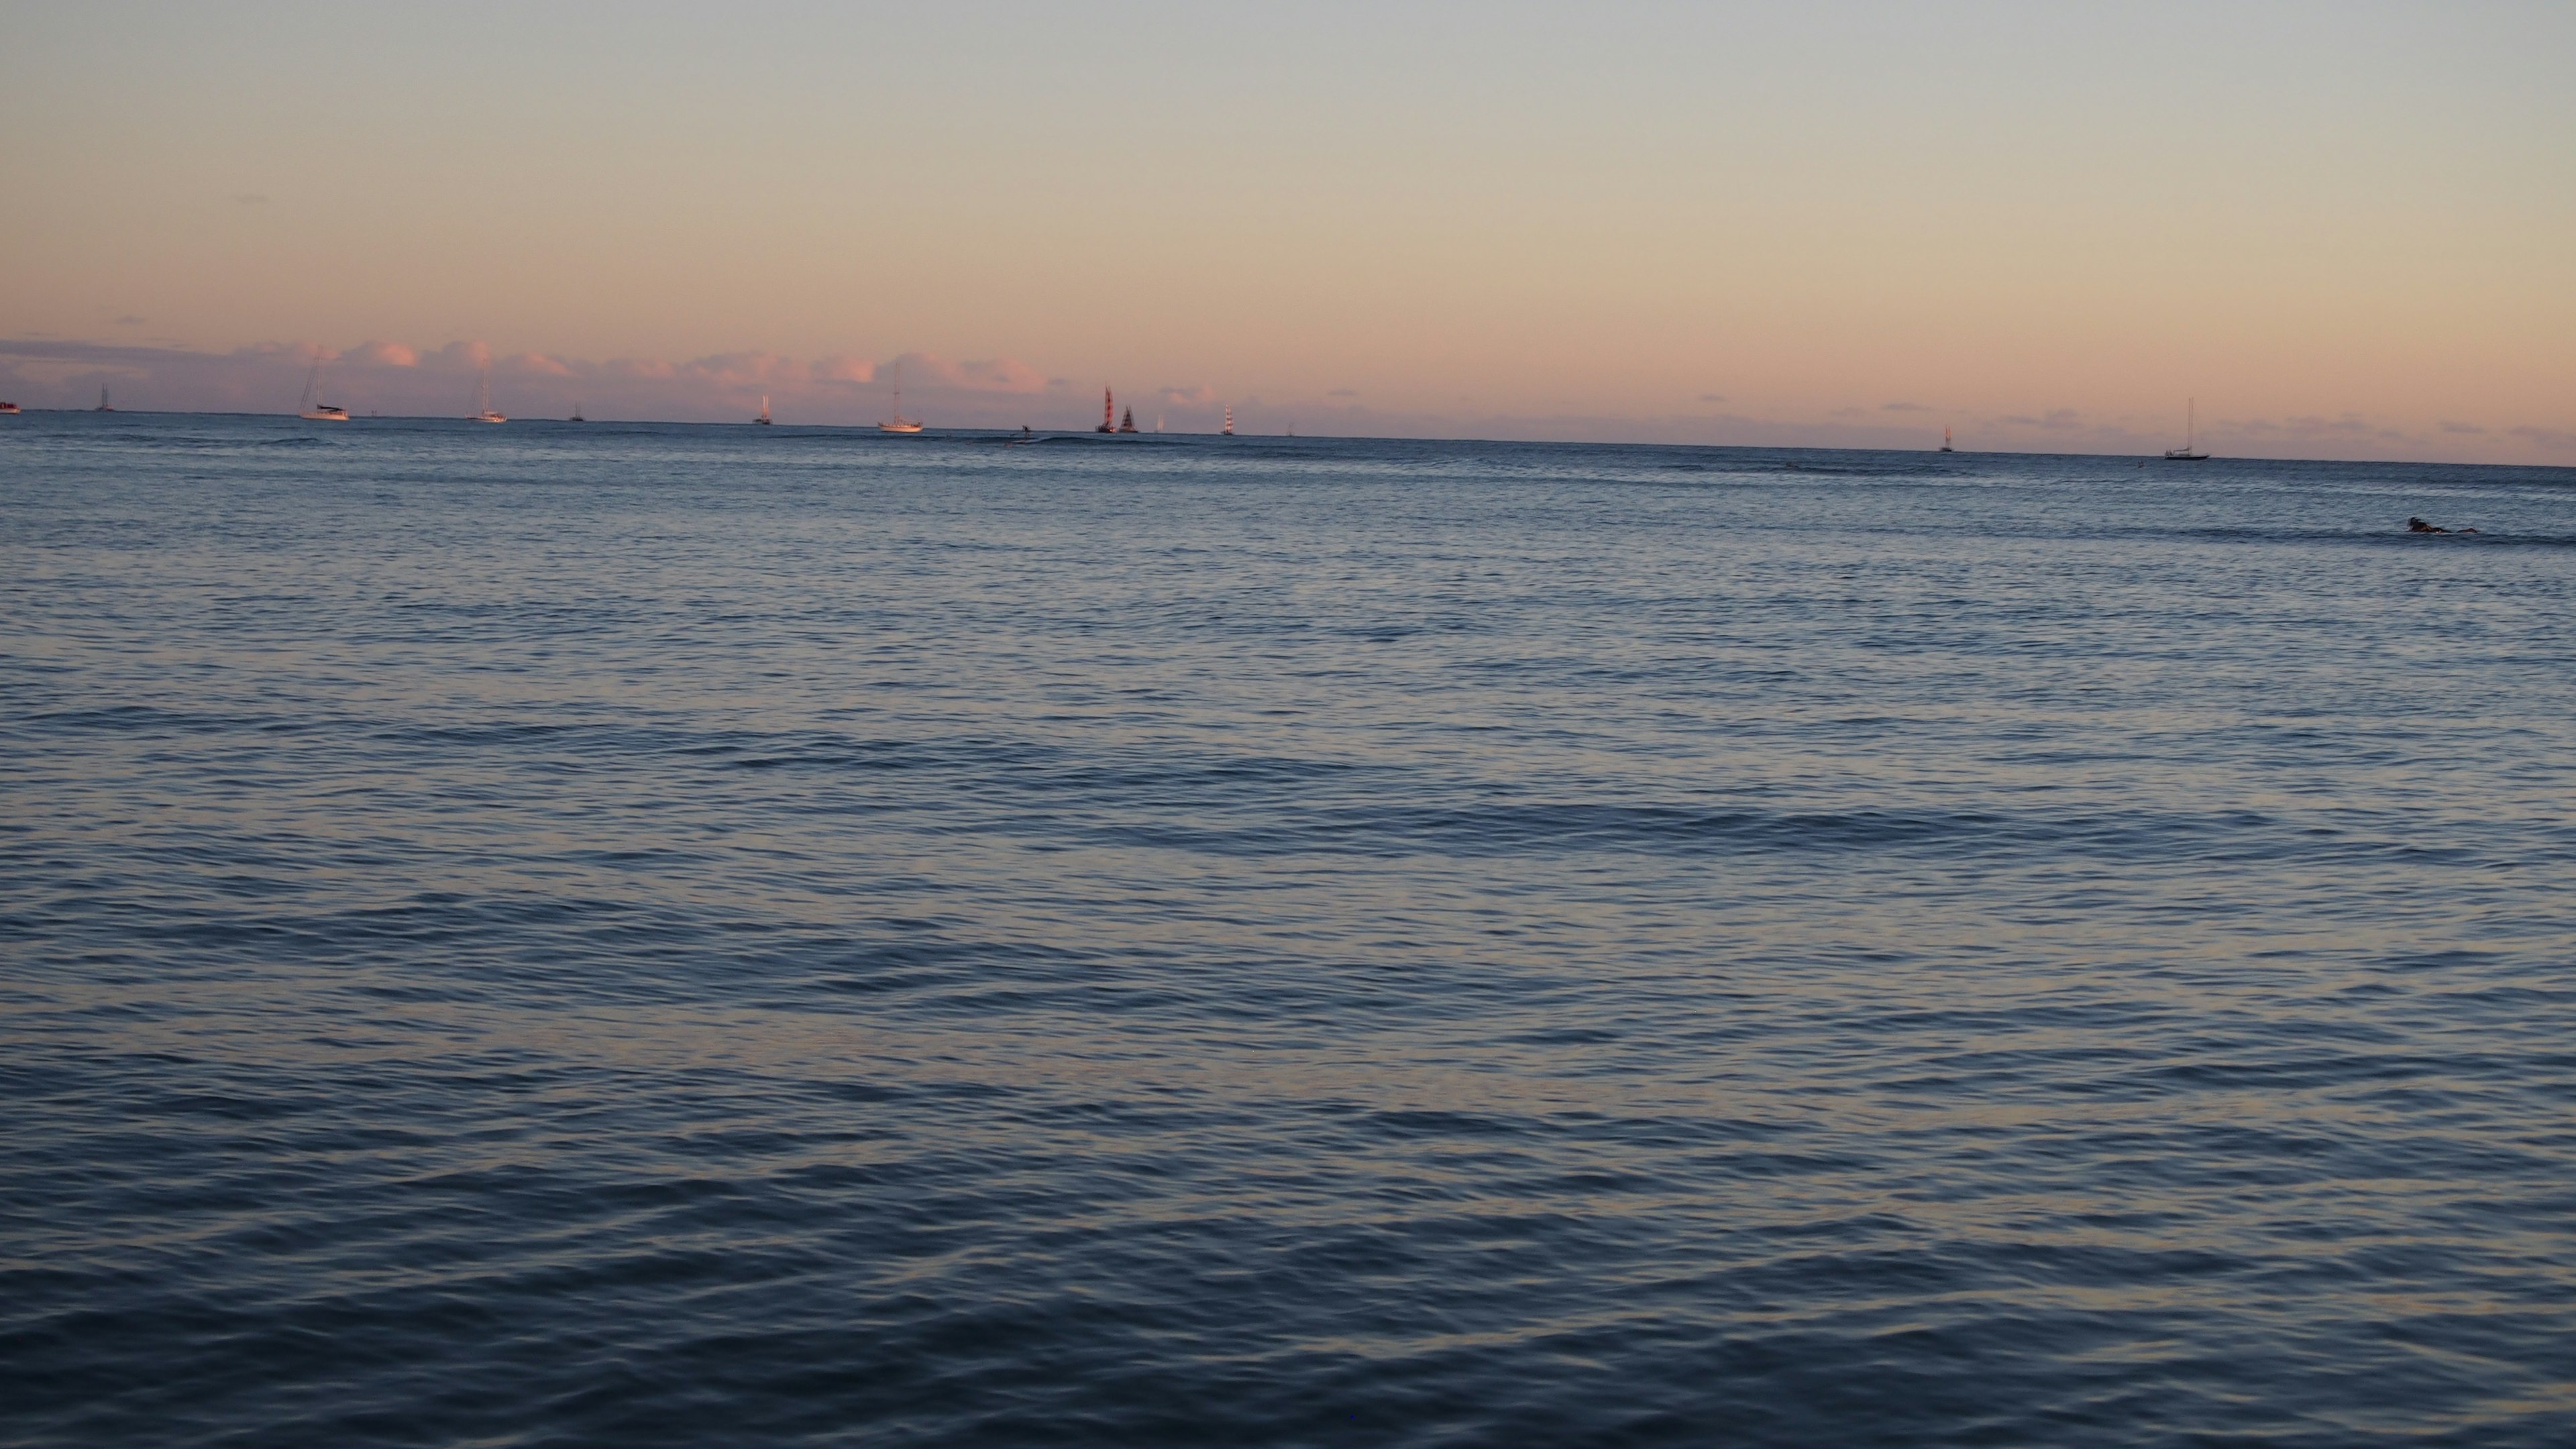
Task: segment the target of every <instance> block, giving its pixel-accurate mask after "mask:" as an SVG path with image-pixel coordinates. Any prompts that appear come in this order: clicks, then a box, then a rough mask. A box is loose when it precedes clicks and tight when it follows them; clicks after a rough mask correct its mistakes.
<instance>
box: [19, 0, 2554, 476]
mask: <svg viewBox="0 0 2576 1449" xmlns="http://www.w3.org/2000/svg"><path fill="white" fill-rule="evenodd" d="M9 28H10V30H11V31H12V32H13V34H14V37H15V38H14V40H13V43H12V45H11V46H10V47H9V48H8V50H7V51H6V52H5V53H0V122H5V125H6V130H7V133H8V134H9V135H10V136H11V137H12V138H13V141H12V145H11V148H10V149H11V153H12V154H11V165H10V167H9V168H8V170H7V172H6V173H5V175H0V196H5V197H6V198H7V201H6V206H5V213H6V222H5V225H0V288H5V291H0V343H12V344H14V345H15V346H16V347H17V351H16V352H15V353H0V369H12V368H14V369H15V371H14V373H12V372H9V371H0V386H13V387H17V388H18V389H19V390H20V391H27V392H33V391H35V390H38V389H47V390H51V391H48V392H46V393H44V395H43V396H42V397H38V398H35V399H34V400H38V401H42V400H46V399H47V398H53V399H54V400H57V401H70V400H72V398H73V397H74V395H75V392H76V390H77V389H78V388H80V387H83V386H86V385H89V384H88V379H90V378H91V377H92V376H93V375H105V372H103V371H102V369H104V370H106V371H114V370H115V369H119V368H122V369H124V372H123V373H121V374H119V375H122V376H129V377H132V378H133V382H132V384H131V385H132V386H133V387H137V388H143V389H145V390H147V391H148V390H149V388H150V387H151V386H154V385H162V384H159V383H156V382H155V380H154V379H155V377H156V374H155V373H154V367H155V364H154V363H153V362H152V361H151V353H150V349H154V348H160V349H172V350H179V351H186V352H191V353H215V354H227V355H228V354H231V353H232V352H233V351H234V350H236V349H241V348H245V347H251V348H257V347H260V346H262V345H264V344H298V343H304V344H312V345H313V346H315V347H317V348H318V349H319V350H320V351H322V352H323V353H326V354H336V353H340V352H345V351H352V350H353V349H355V348H357V347H358V345H359V344H361V343H363V342H367V341H369V340H383V341H388V342H392V343H396V344H399V345H401V346H404V347H409V348H413V349H416V350H417V351H419V352H421V353H424V354H432V353H435V352H436V350H437V349H440V348H443V347H446V346H447V345H448V344H451V343H455V342H479V343H483V344H487V345H488V346H489V348H490V349H491V351H492V352H493V354H494V355H495V356H497V357H503V358H507V357H511V356H515V355H520V354H535V355H537V356H539V357H542V358H546V359H561V360H562V361H560V362H550V363H548V364H545V365H538V364H534V363H531V364H528V365H526V366H524V367H522V368H521V369H520V370H519V372H517V373H513V374H511V375H510V380H512V381H513V382H514V384H516V383H519V382H524V383H525V385H526V386H527V387H529V388H530V389H532V390H533V389H536V388H537V386H538V384H539V383H540V382H542V380H543V379H544V378H545V377H547V376H558V377H559V378H560V379H561V380H563V381H564V384H565V385H566V386H576V385H580V384H583V383H587V384H589V385H592V386H606V385H608V384H609V383H610V382H611V381H612V380H613V374H612V373H611V372H610V371H609V370H606V369H605V368H604V364H606V363H608V362H610V361H611V360H614V359H641V360H646V367H647V370H649V369H650V367H651V366H654V365H658V364H655V363H653V362H651V360H653V359H668V360H671V361H673V362H685V361H686V360H688V359H693V358H705V357H709V356H711V355H733V354H749V353H759V354H774V355H776V356H778V357H782V358H794V359H798V360H799V363H798V365H799V366H800V367H805V368H806V369H807V370H806V371H805V372H798V373H794V374H793V376H790V373H789V372H788V371H771V372H763V371H761V370H760V369H759V368H733V369H730V370H728V369H727V368H723V367H715V368H708V369H703V370H702V371H701V372H699V373H695V374H690V376H692V377H699V378H703V379H707V381H706V386H705V388H704V391H703V393H702V394H692V393H684V392H671V391H668V390H665V391H662V392H656V393H653V394H652V395H651V396H650V398H649V400H648V399H647V398H646V396H645V395H643V394H637V395H635V399H634V405H635V406H637V407H645V406H652V407H656V408H663V409H673V410H676V411H677V413H678V414H679V415H687V416H709V417H720V416H733V415H735V414H736V413H737V412H738V411H739V410H740V409H741V408H742V407H743V406H744V403H745V398H746V396H749V395H750V394H749V393H746V391H745V390H746V389H750V390H752V391H753V392H757V391H758V390H760V389H762V388H763V387H764V386H770V385H775V386H776V387H779V388H787V387H789V386H791V384H792V385H793V386H794V387H797V388H805V387H807V384H808V382H809V381H810V380H811V378H812V377H813V376H815V375H818V374H817V373H816V370H815V369H814V368H813V366H812V364H814V363H815V362H817V361H818V360H822V359H832V358H841V359H864V360H865V361H864V362H854V363H843V364H835V365H838V366H840V367H841V370H842V374H843V376H841V377H840V378H839V379H838V380H831V379H826V380H824V381H818V382H812V384H811V389H810V390H809V391H799V392H792V393H790V394H789V395H790V396H791V397H792V398H793V399H794V402H795V405H796V406H801V407H805V408H807V409H808V410H809V413H810V415H811V416H812V417H813V418H814V420H837V417H835V418H831V419H827V418H826V417H824V414H825V413H826V412H827V411H837V413H838V414H846V415H847V416H849V417H853V418H855V417H859V416H865V415H866V414H867V413H868V412H869V411H870V410H871V409H874V408H876V407H878V406H879V405H880V404H879V400H878V398H877V397H876V396H875V394H874V393H873V391H871V390H870V389H869V388H867V387H861V386H858V385H857V381H858V379H861V378H864V377H866V376H869V375H872V374H873V373H874V372H875V371H877V370H881V368H882V365H883V364H884V363H886V362H890V361H891V360H892V359H894V358H895V357H897V356H899V355H904V354H913V355H915V356H916V357H919V358H933V357H946V358H952V359H963V360H972V361H986V362H992V363H994V364H996V365H997V366H999V367H1000V368H1001V370H999V371H995V370H991V369H988V370H987V371H985V372H983V373H979V374H974V375H973V376H972V377H971V378H970V377H969V376H968V374H966V373H962V372H960V373H956V374H954V376H953V377H951V376H949V375H946V374H942V373H941V372H940V371H939V370H938V368H937V367H936V366H935V365H933V364H930V363H927V362H918V363H916V364H915V366H916V368H917V369H918V370H919V371H920V373H921V376H922V386H923V389H924V392H925V395H926V398H927V400H928V402H929V403H930V404H932V405H935V406H936V407H938V408H941V409H945V411H946V415H947V416H948V417H950V418H953V419H955V420H957V421H970V420H971V421H978V422H994V423H1004V424H1009V423H1017V422H1020V421H1035V422H1038V423H1040V424H1041V425H1045V426H1064V425H1070V424H1073V423H1076V422H1079V421H1080V420H1081V419H1082V417H1083V415H1084V413H1085V410H1086V409H1096V407H1097V390H1098V388H1099V387H1100V386H1101V385H1102V384H1103V383H1109V384H1114V385H1118V386H1120V388H1121V390H1122V392H1124V393H1126V394H1128V395H1130V396H1133V397H1135V398H1137V399H1138V400H1139V402H1140V404H1143V403H1146V402H1147V401H1148V400H1156V399H1160V400H1161V401H1160V402H1159V405H1160V406H1162V407H1163V408H1165V409H1166V410H1167V411H1171V412H1173V413H1174V417H1175V422H1176V424H1178V425H1187V426H1199V425H1202V424H1204V423H1206V422H1207V421H1209V420H1210V419H1211V418H1212V417H1213V416H1214V412H1215V409H1216V408H1218V407H1220V406H1221V405H1222V404H1223V403H1224V402H1226V401H1235V402H1237V403H1240V404H1242V405H1244V406H1246V407H1247V408H1248V409H1259V410H1262V411H1263V412H1264V414H1265V415H1266V416H1273V417H1287V416H1297V415H1302V416H1304V417H1305V418H1307V419H1308V420H1309V425H1310V426H1311V427H1312V428H1313V429H1314V430H1316V431H1328V430H1340V431H1355V432H1371V431H1383V432H1414V433H1419V432H1444V431H1445V432H1478V431H1486V432H1505V433H1514V434H1517V435H1521V436H1583V437H1615V436H1634V437H1638V438H1645V439H1658V440H1705V441H1733V440H1752V439H1753V435H1754V434H1756V433H1759V434H1761V438H1760V440H1763V441H1794V440H1802V439H1803V440H1808V441H1816V442H1824V443H1832V442H1871V441H1888V442H1896V441H1911V440H1919V439H1920V438H1921V437H1923V436H1925V435H1927V434H1929V435H1937V433H1938V431H1939V429H1940V428H1941V427H1942V426H1944V425H1951V426H1955V427H1958V428H1959V429H1960V430H1961V432H1962V435H1963V439H1970V440H1974V441H1976V442H1978V443H1979V444H1980V445H1983V446H1994V447H2015V448H2052V447H2063V448H2067V449H2070V450H2077V449H2114V450H2116V449H2122V448H2129V447H2139V446H2145V445H2147V444H2150V443H2158V442H2161V441H2166V440H2167V439H2166V435H2167V434H2168V433H2170V432H2171V431H2173V430H2174V429H2176V428H2177V427H2178V426H2179V421H2180V411H2181V406H2182V400H2183V399H2184V398H2185V397H2186V396H2197V397H2198V398H2200V399H2201V409H2202V416H2203V419H2204V421H2205V422H2206V423H2207V424H2208V425H2209V426H2210V428H2211V430H2212V437H2213V440H2214V441H2216V442H2218V443H2219V444H2220V445H2221V446H2225V447H2228V448H2230V449H2232V450H2234V451H2240V452H2263V453H2272V454H2296V455H2308V456H2347V457H2351V456H2388V457H2442V458H2461V459H2469V460H2492V461H2513V462H2561V463H2569V462H2576V387H2571V385H2570V384H2571V382H2576V341H2571V339H2576V260H2571V258H2576V99H2571V90H2576V88H2570V87H2568V86H2566V85H2565V84H2564V82H2563V76H2564V74H2565V70H2566V67H2567V65H2568V64H2569V62H2570V61H2576V12H2570V11H2568V10H2566V9H2564V8H2563V7H2547V6H2536V5H2535V6H2499V7H2478V8H2471V9H2434V8H2430V7H2393V6H2387V7H2382V6H2353V5H2338V6H2324V5H2280V6H2265V7H2246V6H2230V7H2222V6H2200V7H2190V6H2186V7H2167V6H2158V7H2152V8H2150V7H2139V8H2137V9H2135V10H2133V11H2126V12H2116V13H2093V12H2088V13H2085V14H2082V15H2074V14H2067V13H2062V12H2061V10H2059V9H2057V8H2051V7H2041V6H2023V5H2001V4H1993V5H1963V6H1957V7H1941V8H1939V9H1933V8H1930V7H1895V6H1851V7H1837V8H1833V9H1829V10H1826V11H1823V12H1821V13H1805V14H1799V15H1785V14H1776V13H1773V12H1772V11H1771V10H1769V9H1767V8H1759V7H1751V6H1745V7H1664V6H1641V7H1633V8H1626V9H1620V10H1615V11H1609V12H1604V13H1593V12H1585V13H1581V14H1578V13H1577V12H1574V11H1571V10H1566V11H1553V10H1538V9H1531V8H1515V7H1473V8H1470V7H1456V6H1423V7H1396V8H1393V9H1362V8H1356V7H1354V8H1348V9H1332V8H1326V9H1320V10H1306V11H1303V12H1301V13H1300V14H1299V15H1297V16H1295V17H1282V16H1269V17H1264V18H1261V19H1255V20H1238V19H1221V18H1215V17H1211V16H1208V15H1206V14H1204V13H1201V12H1200V11H1198V10H1195V9H1190V8H1183V7H1166V6H1139V5H1112V6H1107V7H1103V8H1097V9H1090V10H1086V11H1083V12H1080V13H1076V12H1070V11H1057V10H1051V9H1049V10H1035V9H1023V8H1017V7H1002V6H986V7H975V6H966V7H944V8H941V9H940V10H938V12H937V13H935V14H934V13H923V12H922V11H921V10H920V8H919V7H912V8H909V9H897V8H889V9H884V10H879V11H875V12H867V13H859V14H855V15H853V14H849V13H846V12H844V11H842V10H839V9H837V8H825V7H812V8H809V7H799V6H779V7H766V8H762V9H756V10H753V11H749V12H744V13H740V14H737V13H734V12H727V13H725V14H723V15H715V14H712V13H701V12H698V11H695V10H684V9H680V8H676V7H662V8H652V7H640V8H639V7H571V6H566V7H554V8H549V9H547V10H544V11H542V12H538V13H536V14H535V15H534V16H533V17H532V16H529V15H523V14H520V13H518V12H515V11H511V10H506V9H495V10H481V9H476V8H474V7H462V8H460V7H458V6H455V5H442V6H437V7H422V8H418V9H408V10H399V11H396V12H394V13H393V14H391V15H389V16H388V15H385V14H381V13H377V12H372V11H370V12H353V11H350V10H346V9H337V8H333V9H325V8H318V7H316V8H302V7H264V8H260V9H256V10H253V11H249V12H233V11H225V12H220V13H218V12H210V11H200V10H197V9H194V8H188V7H176V6H126V7H117V6H103V7H85V8H82V9H80V10H77V11H74V10H56V9H39V8H36V7H32V6H27V7H19V8H17V9H16V10H15V11H14V12H13V14H12V17H11V19H10V22H9ZM51 343H79V344H86V345H89V346H90V347H92V348H93V350H92V351H91V352H87V353H81V354H79V355H77V356H75V355H72V352H70V351H66V350H63V349H57V350H56V352H54V353H52V354H47V353H45V348H44V344H51ZM104 347H115V348H123V349H126V350H125V351H124V352H122V353H118V354H116V355H115V356H114V357H111V356H110V355H109V354H108V353H106V352H104V351H98V350H95V349H98V348H104ZM120 358H121V359H122V360H118V359H120ZM1013 364H1015V365H1016V367H1017V371H1016V372H1014V371H1011V370H1010V365H1013ZM548 366H554V367H557V368H559V369H560V371H559V372H558V373H551V374H550V373H548V372H547V370H546V369H547V367H548ZM182 370H184V369H181V368H180V366H179V365H178V364H175V363H174V364H171V365H169V366H168V367H164V368H163V369H162V374H163V375H166V378H167V379H176V378H177V377H179V376H180V373H181V371H182ZM214 375H215V373H214V371H213V370H210V368H208V367H197V368H195V370H194V371H189V372H187V376H189V377H191V378H196V379H198V380H197V381H194V382H189V383H186V384H184V385H182V384H180V383H178V382H176V381H167V382H166V386H165V391H167V392H169V393H170V394H171V396H170V397H169V398H167V399H166V403H167V405H171V406H221V405H234V404H236V403H238V402H239V401H240V398H244V397H250V396H253V395H254V394H258V395H263V396H264V395H265V394H261V393H260V392H259V390H260V389H263V388H265V389H271V390H273V389H274V387H275V383H274V382H273V380H270V379H268V377H267V376H266V375H265V374H263V375H262V377H261V380H260V381H258V382H257V383H256V384H255V385H254V384H252V383H248V382H245V383H242V384H240V385H239V388H237V391H238V393H239V397H236V396H235V395H234V394H233V393H223V392H222V389H221V388H220V387H218V386H217V385H216V384H215V383H213V382H210V381H206V379H208V378H212V377H213V376H214ZM356 376H357V374H355V373H354V372H353V373H352V377H353V379H354V378H355V377H356ZM1000 378H1017V379H1019V380H1018V381H1014V382H1010V383H1009V384H1008V385H1000V384H997V383H996V382H995V381H994V380H995V379H1000ZM782 379H784V380H783V381H782ZM1032 380H1034V381H1035V383H1036V384H1037V385H1035V386H1031V385H1030V382H1031V381H1032ZM1047 380H1054V385H1053V386H1047V385H1045V384H1046V382H1047ZM352 385H353V386H354V385H356V384H355V382H354V381H353V383H352ZM387 386H388V387H389V388H390V386H391V384H387ZM440 386H442V387H445V386H448V385H447V384H445V383H442V384H440ZM191 388H194V389H196V390H197V391H196V392H194V393H191V392H190V391H189V389H191ZM1166 389H1168V390H1169V396H1168V398H1167V399H1166V398H1165V394H1164V390H1166ZM943 390H945V391H944V392H943ZM56 394H59V397H56ZM218 394H221V395H220V396H218ZM395 395H396V394H395V393H394V392H392V391H388V392H387V394H386V398H387V405H388V406H390V405H392V400H393V398H394V397H395ZM438 395H439V396H442V397H443V396H444V395H445V394H444V393H440V394H438ZM530 395H531V396H535V395H536V393H535V392H534V391H532V392H531V394H530ZM543 395H544V396H545V397H546V398H548V399H549V400H550V401H551V400H554V394H552V393H545V394H543ZM402 396H404V397H406V398H407V397H409V396H410V395H409V394H402ZM701 396H702V398H703V405H700V402H699V399H700V398H701ZM22 400H24V399H22ZM613 405H614V404H612V402H611V401H610V399H608V398H606V397H602V398H601V399H600V400H599V406H601V407H608V406H613ZM1041 406H1043V407H1044V408H1045V409H1049V410H1051V411H1046V412H1043V413H1041V415H1039V416H1036V417H1030V418H1024V417H1022V416H1020V415H1019V414H1022V413H1027V412H1030V411H1032V410H1035V409H1038V408H1040V407H1041ZM2016 420H2018V421H2016ZM1766 430H1767V431H1766Z"/></svg>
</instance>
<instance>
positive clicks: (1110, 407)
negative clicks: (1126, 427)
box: [1094, 387, 1118, 433]
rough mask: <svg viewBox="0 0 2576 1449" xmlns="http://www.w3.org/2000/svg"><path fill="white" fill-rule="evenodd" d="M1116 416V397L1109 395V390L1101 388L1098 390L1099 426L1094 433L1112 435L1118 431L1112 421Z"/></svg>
mask: <svg viewBox="0 0 2576 1449" xmlns="http://www.w3.org/2000/svg"><path fill="white" fill-rule="evenodd" d="M1117 414H1118V400H1117V396H1116V395H1115V394H1113V393H1111V392H1110V390H1109V389H1107V388H1105V387H1104V388H1102V389H1101V390H1100V426H1099V427H1098V428H1096V429H1094V431H1096V432H1103V433H1114V432H1116V431H1118V424H1117V423H1116V422H1115V421H1114V419H1115V418H1116V417H1117Z"/></svg>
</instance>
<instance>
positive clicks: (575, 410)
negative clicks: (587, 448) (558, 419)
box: [564, 398, 590, 423]
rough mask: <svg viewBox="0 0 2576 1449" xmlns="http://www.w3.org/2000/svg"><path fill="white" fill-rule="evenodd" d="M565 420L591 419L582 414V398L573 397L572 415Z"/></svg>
mask: <svg viewBox="0 0 2576 1449" xmlns="http://www.w3.org/2000/svg"><path fill="white" fill-rule="evenodd" d="M564 421H565V422H568V423H586V422H589V421H590V419H588V418H586V417H583V416H582V415H581V399H579V398H575V399H573V404H572V416H571V417H568V418H566V419H564Z"/></svg>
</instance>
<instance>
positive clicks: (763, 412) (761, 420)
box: [752, 393, 903, 428]
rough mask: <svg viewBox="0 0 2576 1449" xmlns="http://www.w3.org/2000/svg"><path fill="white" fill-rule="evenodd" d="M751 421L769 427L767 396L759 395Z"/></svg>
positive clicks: (899, 409)
mask: <svg viewBox="0 0 2576 1449" xmlns="http://www.w3.org/2000/svg"><path fill="white" fill-rule="evenodd" d="M895 411H896V412H897V413H900V412H902V411H903V409H902V407H901V406H900V405H898V406H897V407H896V408H895ZM752 421H753V422H755V423H758V424H760V425H761V426H762V427H764V428H765V427H768V426H769V394H767V393H762V394H761V395H760V416H759V417H756V418H753V419H752Z"/></svg>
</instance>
